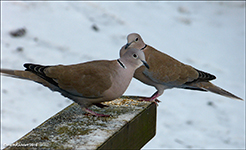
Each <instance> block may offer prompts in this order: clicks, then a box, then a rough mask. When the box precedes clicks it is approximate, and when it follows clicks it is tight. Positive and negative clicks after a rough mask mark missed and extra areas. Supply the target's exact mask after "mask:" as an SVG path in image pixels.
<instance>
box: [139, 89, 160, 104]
mask: <svg viewBox="0 0 246 150" xmlns="http://www.w3.org/2000/svg"><path fill="white" fill-rule="evenodd" d="M159 96H160V94H159V92H158V91H156V92H155V93H154V94H153V95H152V96H151V97H142V98H141V99H140V101H148V102H154V103H156V104H157V103H159V102H161V101H159V100H158V99H157V97H159Z"/></svg>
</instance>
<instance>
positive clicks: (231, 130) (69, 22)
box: [1, 1, 245, 149]
mask: <svg viewBox="0 0 246 150" xmlns="http://www.w3.org/2000/svg"><path fill="white" fill-rule="evenodd" d="M1 4H2V8H1V14H2V16H1V19H2V20H1V21H2V24H1V31H2V33H1V34H2V35H1V36H2V38H1V42H2V43H1V44H2V45H1V54H2V55H1V68H10V69H23V67H22V65H23V64H24V63H26V62H31V63H38V64H43V65H55V64H75V63H80V62H86V61H91V60H97V59H116V58H118V57H119V49H120V48H121V46H123V45H124V44H125V43H126V36H127V35H128V34H129V33H132V32H137V33H139V34H140V35H141V36H142V37H143V39H144V41H145V42H146V43H147V44H149V45H151V46H153V47H155V48H157V49H159V50H161V51H162V52H164V53H166V54H168V55H170V56H172V57H174V58H176V59H178V60H180V61H181V62H183V63H186V64H189V65H192V66H194V67H196V68H197V69H200V70H203V71H206V72H209V73H212V74H214V75H216V77H217V79H216V80H214V81H213V83H214V84H216V85H218V86H220V87H222V88H224V89H226V90H228V91H230V92H232V93H234V94H235V95H237V96H239V97H241V98H243V99H245V2H242V1H241V2H206V1H205V2H165V1H159V2H134V1H131V2H113V1H112V2H89V1H87V2H1ZM93 26H96V27H97V28H98V30H97V31H96V30H95V29H93ZM23 27H24V28H26V30H27V33H26V35H25V36H24V37H17V38H13V37H11V36H10V35H9V32H10V31H13V30H16V29H19V28H23ZM18 48H22V49H23V50H22V51H18V50H17V49H18ZM154 92H155V89H154V88H153V87H150V86H147V85H144V84H142V83H141V82H139V81H137V80H135V79H133V80H132V82H131V84H130V86H129V88H128V89H127V91H126V92H125V94H124V95H136V96H150V95H152V94H153V93H154ZM159 100H161V101H162V102H161V103H160V104H159V106H158V110H157V111H158V112H157V134H156V136H155V137H154V138H153V139H152V140H151V141H150V142H149V143H147V144H146V145H145V146H144V147H143V149H150V148H151V149H153V148H158V149H161V148H162V149H163V148H188V149H190V148H206V149H208V148H220V149H222V148H223V149H225V148H231V149H243V148H245V102H244V101H235V100H233V99H228V98H225V97H222V96H219V95H216V94H213V93H208V92H205V93H203V92H197V91H188V90H182V89H172V90H167V91H165V92H164V94H163V95H162V96H160V97H159ZM71 103H72V102H71V101H70V100H68V99H66V98H63V97H62V96H61V95H60V94H59V93H53V92H51V91H50V90H49V89H47V88H44V87H43V86H40V85H38V84H36V83H33V82H30V81H25V80H19V79H13V78H9V77H1V115H2V116H1V117H2V118H1V124H2V131H1V136H2V137H1V140H2V141H1V146H2V147H5V146H7V145H8V144H11V143H13V142H14V141H16V140H18V139H19V138H20V137H22V136H23V135H25V134H26V133H28V132H29V131H30V130H32V129H33V128H35V127H36V126H38V125H39V124H41V123H42V122H43V121H45V120H46V119H48V118H49V117H51V116H52V115H54V114H56V113H57V112H58V111H60V110H62V109H63V108H65V107H66V106H68V105H69V104H71Z"/></svg>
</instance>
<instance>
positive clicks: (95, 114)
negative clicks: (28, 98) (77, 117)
mask: <svg viewBox="0 0 246 150" xmlns="http://www.w3.org/2000/svg"><path fill="white" fill-rule="evenodd" d="M84 111H86V112H87V113H88V114H87V115H89V114H90V115H93V116H97V117H110V116H111V115H104V114H98V113H96V112H94V111H92V110H90V109H88V108H85V109H84Z"/></svg>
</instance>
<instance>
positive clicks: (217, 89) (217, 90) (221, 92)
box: [196, 82, 243, 100]
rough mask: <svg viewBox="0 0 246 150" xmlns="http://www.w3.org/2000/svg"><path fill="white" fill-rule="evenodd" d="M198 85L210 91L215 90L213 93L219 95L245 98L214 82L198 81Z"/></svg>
mask: <svg viewBox="0 0 246 150" xmlns="http://www.w3.org/2000/svg"><path fill="white" fill-rule="evenodd" d="M196 86H197V87H199V88H201V89H204V90H206V91H210V92H213V93H216V94H219V95H223V96H226V97H229V98H233V99H238V100H243V99H242V98H240V97H238V96H236V95H234V94H232V93H230V92H228V91H226V90H224V89H222V88H220V87H218V86H216V85H214V84H212V83H211V82H199V83H196Z"/></svg>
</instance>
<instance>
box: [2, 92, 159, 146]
mask: <svg viewBox="0 0 246 150" xmlns="http://www.w3.org/2000/svg"><path fill="white" fill-rule="evenodd" d="M137 99H138V97H132V96H131V97H129V96H123V97H121V98H119V99H116V100H114V101H111V102H105V103H104V104H106V105H108V106H109V107H106V108H103V109H100V108H98V107H91V109H92V110H93V111H96V112H98V113H104V114H110V115H112V117H94V116H88V115H84V112H83V111H82V110H81V108H80V107H79V106H78V105H77V104H75V103H73V104H71V105H70V106H68V107H67V108H65V109H64V110H62V111H60V112H59V113H57V114H56V115H54V116H53V117H51V118H50V119H48V120H47V121H45V122H44V123H42V124H41V125H39V126H38V127H37V128H35V129H33V130H32V131H31V132H29V133H28V134H26V135H25V136H23V137H22V138H21V139H19V140H18V141H16V142H15V143H13V144H11V145H9V146H8V147H6V148H5V149H6V150H9V149H33V148H34V149H36V148H37V149H140V148H141V147H143V146H144V145H145V144H146V143H147V142H148V141H149V140H151V139H152V138H153V137H154V136H155V133H156V105H155V104H154V103H150V102H141V101H137Z"/></svg>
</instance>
